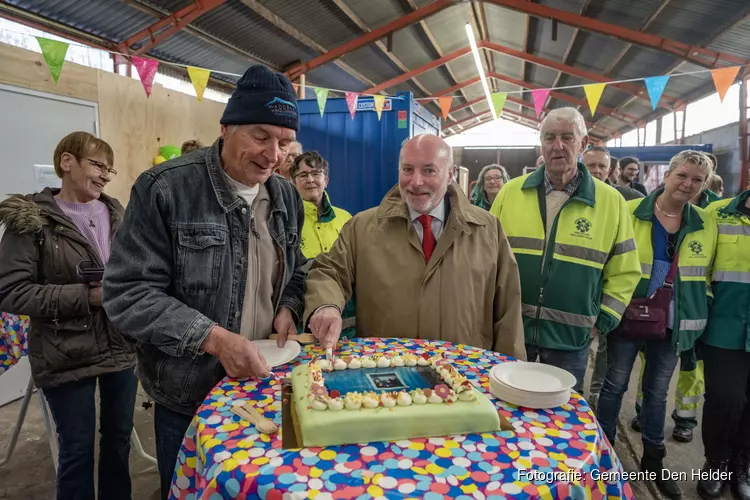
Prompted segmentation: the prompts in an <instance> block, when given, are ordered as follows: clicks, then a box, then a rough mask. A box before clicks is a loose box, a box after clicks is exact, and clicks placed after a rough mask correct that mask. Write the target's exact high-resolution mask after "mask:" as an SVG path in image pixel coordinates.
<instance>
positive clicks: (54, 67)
mask: <svg viewBox="0 0 750 500" xmlns="http://www.w3.org/2000/svg"><path fill="white" fill-rule="evenodd" d="M36 41H37V42H39V47H40V48H41V49H42V56H43V57H44V60H45V62H46V63H47V66H49V71H50V73H52V79H53V80H55V83H57V80H58V79H59V78H60V72H61V71H62V67H63V63H64V62H65V54H67V53H68V44H67V43H65V42H58V41H57V40H50V39H49V38H42V37H40V36H38V37H36Z"/></svg>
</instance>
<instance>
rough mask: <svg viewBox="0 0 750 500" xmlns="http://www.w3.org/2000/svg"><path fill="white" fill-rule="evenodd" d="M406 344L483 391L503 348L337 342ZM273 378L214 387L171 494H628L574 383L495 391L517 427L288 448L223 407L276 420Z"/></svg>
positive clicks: (368, 347) (387, 347) (364, 349)
mask: <svg viewBox="0 0 750 500" xmlns="http://www.w3.org/2000/svg"><path fill="white" fill-rule="evenodd" d="M401 349H409V350H413V351H415V352H429V353H437V352H441V353H443V354H444V355H445V356H446V357H447V358H449V359H451V360H452V362H453V364H454V365H455V366H456V368H457V369H458V370H459V371H460V372H461V373H463V374H464V375H465V376H466V377H468V378H469V379H470V380H472V381H474V383H475V385H477V386H481V388H482V389H483V390H484V391H485V392H486V393H487V394H489V389H488V387H489V380H488V373H489V370H490V369H491V367H492V366H493V365H495V364H497V363H502V362H504V361H508V360H510V358H507V357H505V356H503V355H500V354H497V353H494V352H490V351H485V350H482V349H476V348H473V347H468V346H463V345H455V344H451V343H448V342H437V341H423V340H411V339H352V340H351V341H348V342H344V341H342V342H341V344H340V349H339V352H338V354H339V355H341V356H343V355H346V354H357V355H360V356H361V355H365V354H367V355H372V354H375V353H382V352H390V351H393V350H401ZM312 354H318V355H323V352H322V351H321V350H320V349H319V348H317V347H312V346H308V347H306V348H305V349H304V350H303V352H302V354H301V355H300V356H299V357H298V358H297V359H296V360H295V361H294V362H292V363H290V364H287V365H283V366H280V367H278V369H277V371H275V373H276V374H277V375H279V376H282V377H283V376H287V375H288V374H289V373H290V372H291V370H292V369H293V368H294V367H295V366H297V365H299V364H300V363H305V362H307V361H308V360H309V359H310V357H311V355H312ZM280 387H281V386H280V382H277V381H276V380H274V379H272V378H269V379H268V380H253V379H247V380H235V379H230V378H226V379H224V380H223V381H222V382H220V383H219V384H218V385H217V386H216V387H215V388H214V389H213V390H212V391H211V393H209V395H208V397H207V399H206V401H204V403H203V405H202V406H201V407H200V408H199V410H198V412H197V414H196V416H195V418H194V419H193V422H192V424H191V425H190V427H189V428H188V431H187V433H186V434H185V439H184V441H183V445H182V449H181V450H180V452H179V456H178V460H177V465H176V469H175V475H174V478H173V482H172V489H171V499H173V500H195V499H205V500H218V499H227V498H264V499H265V498H268V499H298V498H299V499H302V498H316V499H319V500H323V499H333V498H354V499H369V498H389V499H391V498H423V499H427V500H433V499H443V498H457V499H472V498H474V499H484V498H486V499H498V500H499V499H510V498H543V499H567V498H571V499H584V498H593V499H602V498H628V499H629V498H634V496H633V492H632V490H631V488H630V485H629V484H628V483H627V482H626V481H621V480H620V478H619V475H620V474H621V473H622V466H621V464H620V462H619V460H618V458H617V456H616V455H615V454H614V451H613V450H612V448H611V447H610V445H609V442H608V441H607V440H606V438H605V437H604V434H603V433H602V432H601V430H600V428H599V426H598V424H597V422H596V420H595V418H594V415H593V414H592V413H591V410H590V409H589V407H588V405H587V404H586V402H585V401H584V400H583V399H582V398H581V397H580V396H578V395H577V394H574V396H573V397H572V398H571V400H570V401H569V402H568V403H567V404H566V405H564V406H562V407H558V408H554V409H551V410H529V409H524V408H519V407H517V406H515V405H512V404H509V403H505V402H503V401H499V400H497V399H495V398H494V397H493V396H491V395H490V398H491V399H492V400H493V401H494V402H495V405H496V406H497V409H498V411H499V413H500V414H501V415H503V416H505V417H506V418H507V419H508V420H509V421H510V422H511V423H512V425H513V428H514V430H513V431H502V432H497V433H490V434H469V435H465V436H449V437H444V438H442V437H441V438H425V439H412V440H407V441H396V442H376V443H367V444H362V445H346V446H334V447H329V448H304V449H300V450H284V449H282V447H281V439H280V436H279V435H278V434H276V435H272V436H267V435H264V434H260V433H258V431H257V430H256V429H255V427H254V426H252V425H250V424H249V423H247V422H245V421H244V420H241V419H240V418H239V417H237V416H235V415H234V414H233V413H231V411H230V408H231V406H232V403H233V402H235V404H237V402H244V401H247V400H251V401H252V402H253V403H254V404H255V406H257V407H258V408H259V409H260V410H261V411H263V413H264V415H265V416H266V417H267V418H269V419H272V420H273V421H274V422H275V423H276V424H278V425H279V426H281V401H280V397H281V396H280V393H281V391H280ZM532 470H533V471H534V472H531V473H529V474H527V473H526V472H521V471H532ZM535 473H536V474H538V475H539V477H534V474H535Z"/></svg>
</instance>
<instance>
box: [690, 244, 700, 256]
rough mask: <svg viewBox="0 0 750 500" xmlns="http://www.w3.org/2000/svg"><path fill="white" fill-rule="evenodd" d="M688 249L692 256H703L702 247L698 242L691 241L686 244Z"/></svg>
mask: <svg viewBox="0 0 750 500" xmlns="http://www.w3.org/2000/svg"><path fill="white" fill-rule="evenodd" d="M688 248H689V249H690V251H691V252H693V255H694V256H698V255H702V254H703V245H702V244H701V242H700V241H698V240H693V241H691V242H690V243H689V244H688Z"/></svg>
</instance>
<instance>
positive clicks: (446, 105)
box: [438, 96, 453, 120]
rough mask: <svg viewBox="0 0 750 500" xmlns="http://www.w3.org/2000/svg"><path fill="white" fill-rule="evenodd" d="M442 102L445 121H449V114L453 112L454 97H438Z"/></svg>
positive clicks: (441, 106)
mask: <svg viewBox="0 0 750 500" xmlns="http://www.w3.org/2000/svg"><path fill="white" fill-rule="evenodd" d="M438 101H440V111H442V112H443V120H447V119H448V113H450V111H451V103H453V96H445V97H438Z"/></svg>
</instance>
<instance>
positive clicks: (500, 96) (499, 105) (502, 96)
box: [492, 92, 508, 118]
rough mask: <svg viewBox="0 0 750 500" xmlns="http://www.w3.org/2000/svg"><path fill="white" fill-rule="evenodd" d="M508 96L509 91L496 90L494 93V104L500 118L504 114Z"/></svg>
mask: <svg viewBox="0 0 750 500" xmlns="http://www.w3.org/2000/svg"><path fill="white" fill-rule="evenodd" d="M507 98H508V93H507V92H495V93H494V94H492V106H494V108H495V113H496V114H497V117H498V118H500V115H501V114H503V108H504V107H505V100H506V99H507Z"/></svg>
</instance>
